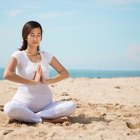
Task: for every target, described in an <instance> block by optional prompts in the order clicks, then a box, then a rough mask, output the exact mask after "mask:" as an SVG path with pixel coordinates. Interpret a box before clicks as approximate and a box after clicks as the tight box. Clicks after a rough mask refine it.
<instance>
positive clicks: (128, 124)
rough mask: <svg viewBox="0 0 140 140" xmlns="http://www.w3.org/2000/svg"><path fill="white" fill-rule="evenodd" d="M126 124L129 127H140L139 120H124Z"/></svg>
mask: <svg viewBox="0 0 140 140" xmlns="http://www.w3.org/2000/svg"><path fill="white" fill-rule="evenodd" d="M126 125H127V127H128V128H130V129H137V128H140V121H139V122H126Z"/></svg>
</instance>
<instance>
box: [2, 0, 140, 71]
mask: <svg viewBox="0 0 140 140" xmlns="http://www.w3.org/2000/svg"><path fill="white" fill-rule="evenodd" d="M0 2H1V3H0V44H1V46H0V60H1V61H0V67H5V66H6V64H7V62H8V60H9V58H10V56H11V54H12V53H13V52H14V51H16V50H17V48H19V47H20V46H21V44H22V38H21V31H22V27H23V25H24V24H25V23H26V22H27V21H30V20H35V21H38V22H39V23H40V24H41V25H42V28H43V40H42V42H41V44H40V48H41V50H44V51H49V52H50V53H51V54H53V55H54V56H56V57H57V58H58V60H59V61H60V62H61V63H62V64H63V65H64V66H65V67H66V68H68V69H93V70H140V0H22V1H20V0H11V1H10V0H0Z"/></svg>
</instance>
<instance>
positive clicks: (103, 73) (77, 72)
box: [0, 68, 140, 80]
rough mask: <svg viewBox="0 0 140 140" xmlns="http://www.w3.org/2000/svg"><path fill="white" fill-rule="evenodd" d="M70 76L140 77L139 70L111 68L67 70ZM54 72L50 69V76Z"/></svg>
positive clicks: (0, 71)
mask: <svg viewBox="0 0 140 140" xmlns="http://www.w3.org/2000/svg"><path fill="white" fill-rule="evenodd" d="M68 71H69V73H70V76H71V77H72V78H79V77H85V78H117V77H140V71H113V70H74V69H70V70H68ZM3 72H4V68H0V80H3ZM55 74H56V72H55V71H54V70H50V77H51V76H54V75H55Z"/></svg>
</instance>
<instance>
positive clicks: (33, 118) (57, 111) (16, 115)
mask: <svg viewBox="0 0 140 140" xmlns="http://www.w3.org/2000/svg"><path fill="white" fill-rule="evenodd" d="M75 110H76V104H75V103H74V102H72V101H62V102H54V103H51V104H49V105H48V106H46V107H44V108H43V109H42V110H40V111H39V112H37V113H34V112H33V111H31V110H30V109H28V108H27V107H25V106H23V105H21V104H19V103H17V102H14V101H11V102H8V103H7V104H6V105H5V106H4V113H5V114H6V115H7V116H8V117H9V118H11V119H14V120H18V121H22V122H29V123H40V122H42V121H44V120H51V122H57V121H58V122H59V121H60V122H61V121H65V120H66V117H68V116H70V115H71V114H72V113H74V111H75Z"/></svg>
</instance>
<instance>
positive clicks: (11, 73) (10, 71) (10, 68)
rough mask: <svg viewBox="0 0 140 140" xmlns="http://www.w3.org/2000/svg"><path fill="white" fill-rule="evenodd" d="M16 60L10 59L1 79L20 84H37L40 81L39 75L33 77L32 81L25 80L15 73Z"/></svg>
mask: <svg viewBox="0 0 140 140" xmlns="http://www.w3.org/2000/svg"><path fill="white" fill-rule="evenodd" d="M17 63H18V62H17V59H16V58H14V57H12V58H11V59H10V61H9V63H8V65H7V67H6V69H5V71H4V75H3V78H4V79H6V80H10V81H13V82H16V83H22V84H37V83H38V82H39V81H40V76H39V74H36V75H35V78H34V79H33V80H29V79H25V78H23V77H21V76H19V75H17V74H16V73H15V69H16V66H17Z"/></svg>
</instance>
